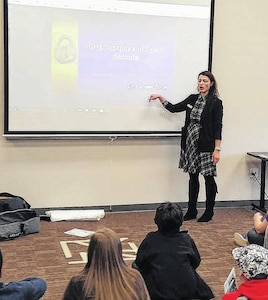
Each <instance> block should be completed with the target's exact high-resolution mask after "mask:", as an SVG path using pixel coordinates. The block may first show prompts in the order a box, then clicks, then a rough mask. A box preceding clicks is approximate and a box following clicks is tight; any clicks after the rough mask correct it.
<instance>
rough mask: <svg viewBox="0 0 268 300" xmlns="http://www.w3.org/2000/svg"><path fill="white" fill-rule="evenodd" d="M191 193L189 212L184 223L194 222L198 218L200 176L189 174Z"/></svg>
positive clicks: (189, 193)
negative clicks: (197, 205)
mask: <svg viewBox="0 0 268 300" xmlns="http://www.w3.org/2000/svg"><path fill="white" fill-rule="evenodd" d="M189 175H190V179H189V191H188V197H189V201H188V210H187V212H186V214H185V215H184V217H183V219H184V221H189V220H193V219H195V218H196V216H197V209H196V204H197V198H198V193H199V180H198V174H189Z"/></svg>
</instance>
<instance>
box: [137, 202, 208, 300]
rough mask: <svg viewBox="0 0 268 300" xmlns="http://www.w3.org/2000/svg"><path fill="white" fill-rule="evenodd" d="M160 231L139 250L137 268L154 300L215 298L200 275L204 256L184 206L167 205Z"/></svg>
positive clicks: (159, 218) (159, 217)
mask: <svg viewBox="0 0 268 300" xmlns="http://www.w3.org/2000/svg"><path fill="white" fill-rule="evenodd" d="M154 221H155V224H156V225H157V227H158V230H157V231H155V232H150V233H148V234H147V236H146V237H145V239H144V240H143V241H142V243H141V245H140V246H139V248H138V252H137V257H136V260H135V262H134V263H133V265H132V266H133V268H136V269H138V270H139V271H140V272H141V274H142V276H143V278H144V280H145V283H146V285H147V288H148V291H149V294H150V296H151V299H152V300H177V299H181V300H182V299H187V300H189V299H202V300H208V299H212V298H214V295H213V293H212V291H211V289H210V288H209V286H208V285H207V284H206V283H205V281H204V280H203V279H202V278H201V277H200V276H199V275H198V273H197V272H196V269H197V267H198V266H199V265H200V262H201V257H200V254H199V251H198V249H197V247H196V245H195V242H194V240H193V239H192V238H191V236H190V235H189V234H188V232H187V231H180V227H181V225H182V223H183V213H182V209H181V207H180V206H179V205H178V204H176V203H171V202H164V203H162V204H161V205H160V206H159V207H158V208H157V209H156V214H155V218H154Z"/></svg>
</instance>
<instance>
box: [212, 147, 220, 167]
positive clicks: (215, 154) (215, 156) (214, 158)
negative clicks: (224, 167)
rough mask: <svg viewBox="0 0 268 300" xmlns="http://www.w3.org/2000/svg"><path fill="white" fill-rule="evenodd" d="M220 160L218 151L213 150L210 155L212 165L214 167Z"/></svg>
mask: <svg viewBox="0 0 268 300" xmlns="http://www.w3.org/2000/svg"><path fill="white" fill-rule="evenodd" d="M219 160H220V151H219V150H214V152H213V153H212V162H213V164H214V165H216V164H217V163H218V162H219Z"/></svg>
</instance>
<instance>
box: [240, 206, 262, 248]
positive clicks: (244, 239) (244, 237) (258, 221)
mask: <svg viewBox="0 0 268 300" xmlns="http://www.w3.org/2000/svg"><path fill="white" fill-rule="evenodd" d="M267 225H268V214H267V213H266V214H265V215H264V214H263V213H261V212H256V213H255V214H254V216H253V226H254V227H253V228H252V229H251V230H249V231H248V233H247V234H240V233H238V232H236V233H235V234H234V242H235V243H236V244H237V245H239V246H242V247H244V246H247V245H248V244H257V245H260V246H263V245H264V236H265V230H266V227H267Z"/></svg>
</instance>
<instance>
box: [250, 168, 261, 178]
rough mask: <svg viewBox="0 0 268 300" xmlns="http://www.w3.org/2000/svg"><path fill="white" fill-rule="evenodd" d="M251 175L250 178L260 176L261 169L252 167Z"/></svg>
mask: <svg viewBox="0 0 268 300" xmlns="http://www.w3.org/2000/svg"><path fill="white" fill-rule="evenodd" d="M249 177H250V178H258V177H259V169H258V168H250V169H249Z"/></svg>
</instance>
